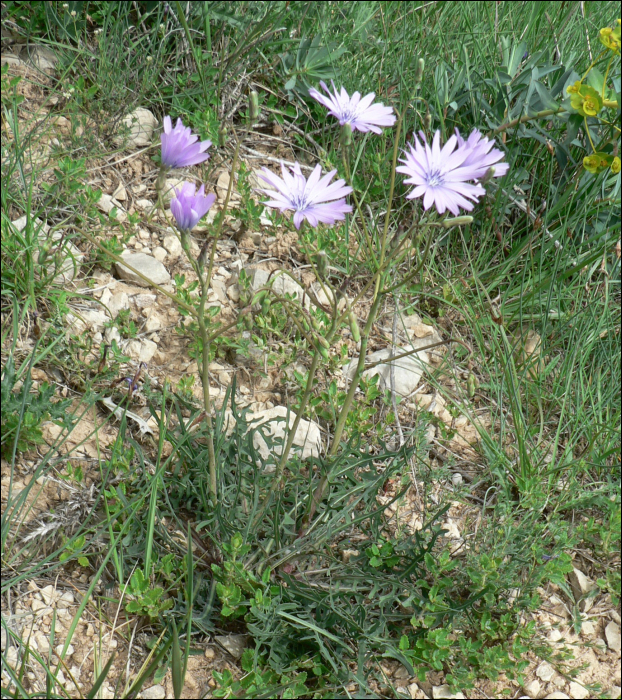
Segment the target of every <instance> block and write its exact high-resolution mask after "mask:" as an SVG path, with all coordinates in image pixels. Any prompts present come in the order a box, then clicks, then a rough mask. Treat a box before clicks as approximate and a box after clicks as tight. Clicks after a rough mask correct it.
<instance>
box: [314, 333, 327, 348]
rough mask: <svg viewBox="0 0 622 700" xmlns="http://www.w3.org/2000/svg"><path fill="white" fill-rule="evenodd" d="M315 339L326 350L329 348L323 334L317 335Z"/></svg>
mask: <svg viewBox="0 0 622 700" xmlns="http://www.w3.org/2000/svg"><path fill="white" fill-rule="evenodd" d="M317 339H318V341H319V343H320V345H321V346H322V347H323V348H326V349H327V350H328V348H330V343H329V342H328V340H326V338H324V336H322V335H318V337H317Z"/></svg>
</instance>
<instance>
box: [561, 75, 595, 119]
mask: <svg viewBox="0 0 622 700" xmlns="http://www.w3.org/2000/svg"><path fill="white" fill-rule="evenodd" d="M576 87H577V84H576V83H575V84H574V86H573V88H568V91H569V92H570V93H571V96H570V105H571V107H572V108H573V109H574V110H576V111H577V112H578V113H579V114H580V115H581V116H582V117H595V116H596V115H597V114H598V113H599V112H600V110H601V109H602V108H603V101H602V98H601V96H600V95H599V94H598V93H597V92H596V90H594V88H593V87H590V86H589V85H581V86H580V88H579V89H578V90H577V91H576V92H575V88H576Z"/></svg>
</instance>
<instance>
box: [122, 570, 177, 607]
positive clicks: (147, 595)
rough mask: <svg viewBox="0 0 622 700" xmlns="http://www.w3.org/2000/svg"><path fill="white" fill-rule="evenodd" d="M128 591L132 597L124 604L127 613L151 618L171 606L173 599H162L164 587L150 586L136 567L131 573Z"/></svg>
mask: <svg viewBox="0 0 622 700" xmlns="http://www.w3.org/2000/svg"><path fill="white" fill-rule="evenodd" d="M128 593H129V594H130V595H131V596H133V598H134V599H133V600H130V601H128V602H127V603H126V605H125V609H126V610H127V611H128V612H129V613H135V614H137V615H148V616H149V617H150V618H151V619H152V620H153V619H155V618H156V617H158V616H159V615H160V613H162V612H164V611H165V610H170V609H171V608H172V607H173V601H172V600H171V599H170V598H169V599H167V600H162V596H163V595H164V589H163V588H162V587H161V586H154V587H153V588H152V587H151V584H150V582H149V580H148V579H146V578H145V575H144V574H143V572H142V571H141V570H140V569H136V571H134V573H133V574H132V578H131V579H130V584H129V591H128Z"/></svg>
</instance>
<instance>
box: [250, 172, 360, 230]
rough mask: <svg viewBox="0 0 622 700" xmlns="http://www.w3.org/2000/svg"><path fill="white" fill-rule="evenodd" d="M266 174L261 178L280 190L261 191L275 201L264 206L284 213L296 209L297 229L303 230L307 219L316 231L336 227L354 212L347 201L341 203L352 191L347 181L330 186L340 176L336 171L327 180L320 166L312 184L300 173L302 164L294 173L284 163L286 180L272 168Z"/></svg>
mask: <svg viewBox="0 0 622 700" xmlns="http://www.w3.org/2000/svg"><path fill="white" fill-rule="evenodd" d="M262 170H263V172H262V173H260V174H259V177H260V178H261V179H262V180H264V181H265V182H267V183H268V184H269V185H272V187H274V188H275V189H276V191H275V190H268V189H259V190H258V191H259V192H263V193H264V194H267V195H269V196H270V197H272V199H270V200H269V201H267V202H263V204H265V205H266V206H268V207H274V208H275V209H279V210H280V211H282V212H283V211H287V210H289V209H293V211H294V225H295V226H296V228H297V229H300V224H301V223H302V220H303V219H306V220H307V221H308V222H309V223H310V224H311V226H313V227H314V228H315V227H316V226H317V225H318V223H319V222H322V223H323V224H334V223H335V221H343V219H345V215H346V214H347V213H349V212H351V211H352V207H351V206H350V205H349V204H346V200H345V199H339V198H342V197H345V195H347V194H350V192H352V188H351V187H350V186H348V185H345V180H335V182H333V183H332V184H329V182H330V181H331V180H332V178H333V176H334V175H335V173H336V172H337V171H336V170H331V171H330V172H329V173H327V174H326V175H324V177H320V176H321V174H322V168H321V167H320V165H319V163H318V165H316V166H315V169H314V170H313V172H312V173H311V175H309V179H308V180H305V177H304V175H303V174H302V173H301V172H300V165H298V163H294V167H293V168H290V170H291V173H290V172H288V170H286V169H285V166H284V165H283V163H281V171H282V173H283V179H281V178H280V177H279V176H278V175H275V174H274V173H273V172H271V171H270V170H268V168H263V169H262ZM344 185H345V187H344ZM333 200H338V201H333Z"/></svg>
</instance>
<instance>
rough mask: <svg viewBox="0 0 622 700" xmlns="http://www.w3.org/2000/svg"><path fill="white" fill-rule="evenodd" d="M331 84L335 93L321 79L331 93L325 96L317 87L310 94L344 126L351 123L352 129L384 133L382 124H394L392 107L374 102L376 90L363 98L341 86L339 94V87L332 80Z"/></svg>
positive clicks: (323, 87)
mask: <svg viewBox="0 0 622 700" xmlns="http://www.w3.org/2000/svg"><path fill="white" fill-rule="evenodd" d="M331 84H332V86H333V90H334V91H335V94H334V95H333V94H332V93H331V92H330V90H329V89H328V87H327V86H326V83H325V82H324V81H320V85H321V86H322V89H324V90H325V91H326V92H327V93H328V94H329V97H325V96H324V95H322V94H321V93H319V92H318V91H317V90H316V89H315V88H311V89H310V90H309V95H311V97H312V98H313V99H314V100H317V101H318V102H319V103H320V104H323V105H324V107H326V108H327V109H328V111H329V112H330V114H332V115H333V117H335V119H338V120H339V123H340V124H341V125H342V126H343V125H344V124H350V126H351V127H352V129H355V130H356V129H358V131H363V132H365V131H373V132H374V133H375V134H380V133H382V129H380V127H381V126H393V124H395V115H394V114H393V108H392V107H385V106H384V105H383V104H372V102H373V101H374V97H375V96H376V93H375V92H370V93H369V95H365V97H363V98H362V99H361V93H360V92H355V93H354V95H352V97H350V96H349V95H348V93H347V92H346V91H345V89H344V88H341V93H339V94H337V88H336V87H335V83H333V81H332V80H331Z"/></svg>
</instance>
